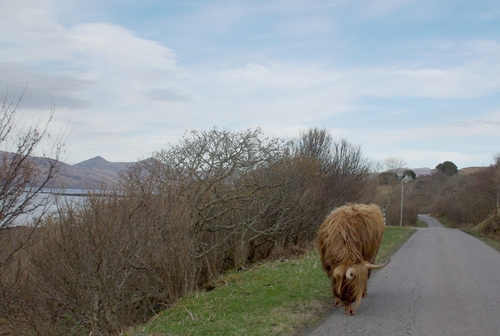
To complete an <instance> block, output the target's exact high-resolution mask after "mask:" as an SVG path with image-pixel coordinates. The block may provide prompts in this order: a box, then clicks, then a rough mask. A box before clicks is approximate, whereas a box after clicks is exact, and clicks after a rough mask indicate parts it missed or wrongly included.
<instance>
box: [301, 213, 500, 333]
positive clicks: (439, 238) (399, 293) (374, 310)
mask: <svg viewBox="0 0 500 336" xmlns="http://www.w3.org/2000/svg"><path fill="white" fill-rule="evenodd" d="M419 219H421V220H423V221H425V222H427V223H428V224H429V228H420V229H417V232H416V233H415V234H414V235H413V236H412V237H411V238H410V239H409V240H408V241H407V242H406V243H405V244H404V245H403V246H402V247H401V249H400V250H399V251H398V252H396V254H394V256H393V258H392V261H391V262H390V263H389V265H387V266H386V267H385V268H383V269H381V270H379V271H374V272H373V273H372V278H371V279H370V280H369V282H368V297H367V298H366V299H363V300H361V304H360V306H359V307H358V309H357V310H356V315H354V316H346V315H345V314H344V309H343V308H336V307H332V311H331V315H330V316H329V317H328V318H327V320H325V321H324V322H323V323H322V324H321V325H320V326H318V327H317V328H316V329H314V330H312V331H311V332H309V333H308V334H307V335H309V336H323V335H325V336H326V335H419V336H420V335H421V336H432V335H464V336H465V335H466V336H470V335H500V253H499V252H498V251H496V250H494V249H493V248H491V247H489V246H488V245H486V244H484V243H483V242H481V241H480V240H478V239H476V238H474V237H471V236H469V235H467V234H466V233H464V232H462V231H460V230H456V229H446V228H443V226H442V225H441V223H439V221H438V220H436V219H435V218H432V217H430V216H427V215H419ZM332 303H333V300H332Z"/></svg>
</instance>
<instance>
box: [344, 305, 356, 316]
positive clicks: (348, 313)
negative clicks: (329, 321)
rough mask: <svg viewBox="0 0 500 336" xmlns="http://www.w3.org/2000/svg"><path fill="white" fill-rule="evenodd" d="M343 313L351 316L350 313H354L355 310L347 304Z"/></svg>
mask: <svg viewBox="0 0 500 336" xmlns="http://www.w3.org/2000/svg"><path fill="white" fill-rule="evenodd" d="M345 314H346V315H347V316H351V315H354V314H356V312H355V311H354V308H352V306H351V305H347V306H345Z"/></svg>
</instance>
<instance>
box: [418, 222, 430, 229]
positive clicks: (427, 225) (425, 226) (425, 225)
mask: <svg viewBox="0 0 500 336" xmlns="http://www.w3.org/2000/svg"><path fill="white" fill-rule="evenodd" d="M415 227H419V228H428V227H429V224H427V223H426V222H424V221H421V220H417V223H416V224H415Z"/></svg>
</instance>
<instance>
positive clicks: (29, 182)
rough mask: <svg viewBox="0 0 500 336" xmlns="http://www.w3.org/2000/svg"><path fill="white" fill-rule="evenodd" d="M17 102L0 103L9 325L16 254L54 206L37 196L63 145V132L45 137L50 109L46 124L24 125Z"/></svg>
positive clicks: (0, 210)
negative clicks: (49, 208)
mask: <svg viewBox="0 0 500 336" xmlns="http://www.w3.org/2000/svg"><path fill="white" fill-rule="evenodd" d="M21 102H22V95H21V96H20V97H19V98H17V99H16V98H12V97H9V95H8V93H7V94H6V95H5V96H3V97H2V98H1V99H0V144H1V146H2V148H1V149H2V150H0V241H1V244H0V246H1V248H0V320H1V319H8V317H9V316H10V313H11V311H12V305H13V304H15V303H16V300H17V299H18V297H19V294H20V292H19V291H18V290H17V281H18V280H19V279H21V278H22V276H23V274H22V273H23V271H22V268H23V267H24V263H25V261H24V260H20V257H19V254H20V252H22V250H23V249H24V248H26V247H27V245H28V244H29V243H30V240H31V238H32V237H33V235H34V234H35V232H36V228H37V227H38V226H39V225H40V223H41V217H42V216H43V215H44V214H45V213H46V212H47V209H48V207H49V205H50V204H51V202H52V201H53V198H52V197H51V196H50V195H46V194H43V193H42V192H43V188H44V187H46V186H48V185H49V184H50V182H51V181H52V180H53V178H54V177H55V176H56V174H57V173H58V170H59V168H60V162H59V161H57V159H59V156H60V154H61V152H62V151H63V149H64V140H65V139H64V137H65V135H64V132H61V133H60V134H59V135H56V136H55V135H54V134H53V135H52V136H51V134H50V133H49V125H50V123H51V121H52V118H53V114H54V109H52V110H51V111H50V113H49V115H48V118H47V120H45V121H43V120H42V119H40V120H39V121H38V122H35V123H34V124H32V125H28V124H27V123H23V121H22V115H19V114H20V110H21ZM33 214H36V215H33ZM20 226H23V227H20Z"/></svg>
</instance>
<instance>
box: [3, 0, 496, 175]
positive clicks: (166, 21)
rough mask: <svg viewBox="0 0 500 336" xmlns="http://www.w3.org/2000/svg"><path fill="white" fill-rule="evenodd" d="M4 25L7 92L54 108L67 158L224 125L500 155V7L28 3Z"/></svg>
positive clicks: (379, 149) (123, 152) (380, 154)
mask: <svg viewBox="0 0 500 336" xmlns="http://www.w3.org/2000/svg"><path fill="white" fill-rule="evenodd" d="M0 31H1V32H2V33H1V34H0V95H2V96H6V95H8V96H9V97H19V96H20V95H21V94H22V92H23V90H25V92H24V95H23V96H22V107H21V110H22V118H23V122H25V123H27V124H29V123H30V122H34V123H36V121H37V120H40V119H43V118H47V117H48V115H49V114H50V111H51V106H54V113H55V114H54V119H53V121H52V122H51V124H50V128H51V131H52V132H57V131H58V130H61V129H67V130H68V133H69V136H68V139H67V141H66V145H67V151H66V153H65V154H64V157H63V159H64V160H65V161H66V163H68V164H75V163H78V162H81V161H84V160H87V159H90V158H92V157H95V156H102V157H104V158H105V159H106V160H108V161H111V162H134V161H137V160H141V159H145V158H147V157H150V156H151V155H152V153H153V152H154V151H158V150H161V149H166V148H168V147H169V146H170V145H171V144H176V143H177V142H178V141H179V139H180V138H181V137H182V136H183V135H184V134H185V132H186V131H189V130H210V129H213V128H214V127H217V128H218V129H229V130H234V131H243V130H246V129H249V128H256V127H260V128H261V129H262V131H263V132H264V134H265V135H266V136H276V137H280V138H284V139H291V138H293V137H296V136H298V135H299V134H300V132H302V131H305V130H307V129H309V128H310V127H320V128H326V129H328V130H329V131H330V132H331V134H332V136H333V138H334V139H347V140H348V141H349V142H350V143H352V144H354V145H359V146H361V148H362V151H363V154H364V155H365V156H366V157H367V158H369V159H371V160H374V161H383V160H385V159H387V158H401V159H403V160H404V162H406V165H407V167H410V168H421V167H429V168H434V167H435V166H437V165H438V164H439V163H442V162H444V161H452V162H454V163H455V164H456V165H457V166H458V168H459V169H460V168H465V167H471V166H488V165H490V164H492V163H493V156H494V155H496V154H498V153H500V2H498V1H497V0H476V1H470V0H456V1H454V0H448V1H440V0H414V1H413V0H325V1H315V0H304V1H302V0H286V1H285V0H283V1H281V0H278V1H273V0H265V1H261V0H254V1H210V0H207V1H191V0H169V1H161V0H86V1H79V0H16V1H1V2H0Z"/></svg>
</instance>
